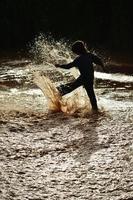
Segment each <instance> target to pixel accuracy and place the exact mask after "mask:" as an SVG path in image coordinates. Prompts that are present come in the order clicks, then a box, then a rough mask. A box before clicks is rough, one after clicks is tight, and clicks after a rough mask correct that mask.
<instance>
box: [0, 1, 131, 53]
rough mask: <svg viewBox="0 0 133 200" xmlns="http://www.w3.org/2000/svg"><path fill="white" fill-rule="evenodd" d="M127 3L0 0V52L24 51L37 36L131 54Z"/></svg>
mask: <svg viewBox="0 0 133 200" xmlns="http://www.w3.org/2000/svg"><path fill="white" fill-rule="evenodd" d="M130 4H131V1H130V0H126V1H125V0H64V1H63V0H12V1H11V0H0V49H1V50H2V49H18V48H26V47H27V45H28V44H29V42H31V41H32V40H33V39H34V38H35V37H36V36H37V35H38V34H39V33H44V34H49V33H51V35H52V36H53V37H54V38H55V39H61V38H66V39H70V40H75V39H82V40H85V41H86V42H88V43H90V44H91V45H96V46H103V47H104V46H105V47H108V48H110V49H115V50H123V51H131V50H133V40H132V35H133V30H132V16H133V14H132V6H131V5H130Z"/></svg>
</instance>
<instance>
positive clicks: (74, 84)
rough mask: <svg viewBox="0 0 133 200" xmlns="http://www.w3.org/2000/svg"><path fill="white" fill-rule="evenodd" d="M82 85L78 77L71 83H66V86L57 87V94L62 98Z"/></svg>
mask: <svg viewBox="0 0 133 200" xmlns="http://www.w3.org/2000/svg"><path fill="white" fill-rule="evenodd" d="M82 84H83V83H82V78H81V76H79V77H78V78H77V79H76V80H74V81H73V82H71V83H67V84H64V85H60V86H58V87H57V89H58V90H59V92H60V93H61V95H62V96H63V95H65V94H68V93H70V92H72V91H73V90H75V89H76V88H78V87H80V86H81V85H82Z"/></svg>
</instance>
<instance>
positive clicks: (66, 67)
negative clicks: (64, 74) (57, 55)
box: [55, 62, 74, 69]
mask: <svg viewBox="0 0 133 200" xmlns="http://www.w3.org/2000/svg"><path fill="white" fill-rule="evenodd" d="M55 67H60V68H63V69H70V68H72V67H74V62H71V63H68V64H63V65H60V64H55Z"/></svg>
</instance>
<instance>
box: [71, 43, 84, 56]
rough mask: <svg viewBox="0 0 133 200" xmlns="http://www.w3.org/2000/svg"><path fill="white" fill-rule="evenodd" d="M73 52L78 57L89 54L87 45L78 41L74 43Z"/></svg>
mask: <svg viewBox="0 0 133 200" xmlns="http://www.w3.org/2000/svg"><path fill="white" fill-rule="evenodd" d="M72 51H73V52H74V53H75V54H77V55H81V54H84V53H86V52H87V49H86V47H85V44H84V42H83V41H80V40H78V41H76V42H74V43H73V45H72Z"/></svg>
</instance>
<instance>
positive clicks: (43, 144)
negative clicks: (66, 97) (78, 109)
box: [0, 111, 133, 200]
mask: <svg viewBox="0 0 133 200" xmlns="http://www.w3.org/2000/svg"><path fill="white" fill-rule="evenodd" d="M119 115H120V116H118V115H116V114H115V111H114V112H113V111H112V112H111V113H109V112H102V113H99V114H90V115H88V116H86V117H84V118H81V117H76V116H69V115H65V114H63V113H56V114H55V113H53V114H52V113H51V114H47V115H46V114H43V113H40V114H39V113H29V114H28V113H24V112H15V111H14V112H13V111H11V112H9V113H6V112H4V113H3V114H2V113H1V115H0V127H1V130H0V161H1V162H0V185H1V187H0V199H1V200H9V199H11V200H19V199H23V200H26V199H29V200H31V199H32V200H33V199H34V200H37V199H38V200H43V199H49V200H56V199H70V200H72V199H74V200H77V199H80V200H84V199H89V200H99V199H102V200H110V199H111V200H120V199H121V200H126V199H128V198H130V197H132V198H133V170H132V169H133V129H132V119H133V118H132V117H133V116H132V115H131V112H129V115H128V116H125V113H124V112H122V111H120V112H119Z"/></svg>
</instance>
